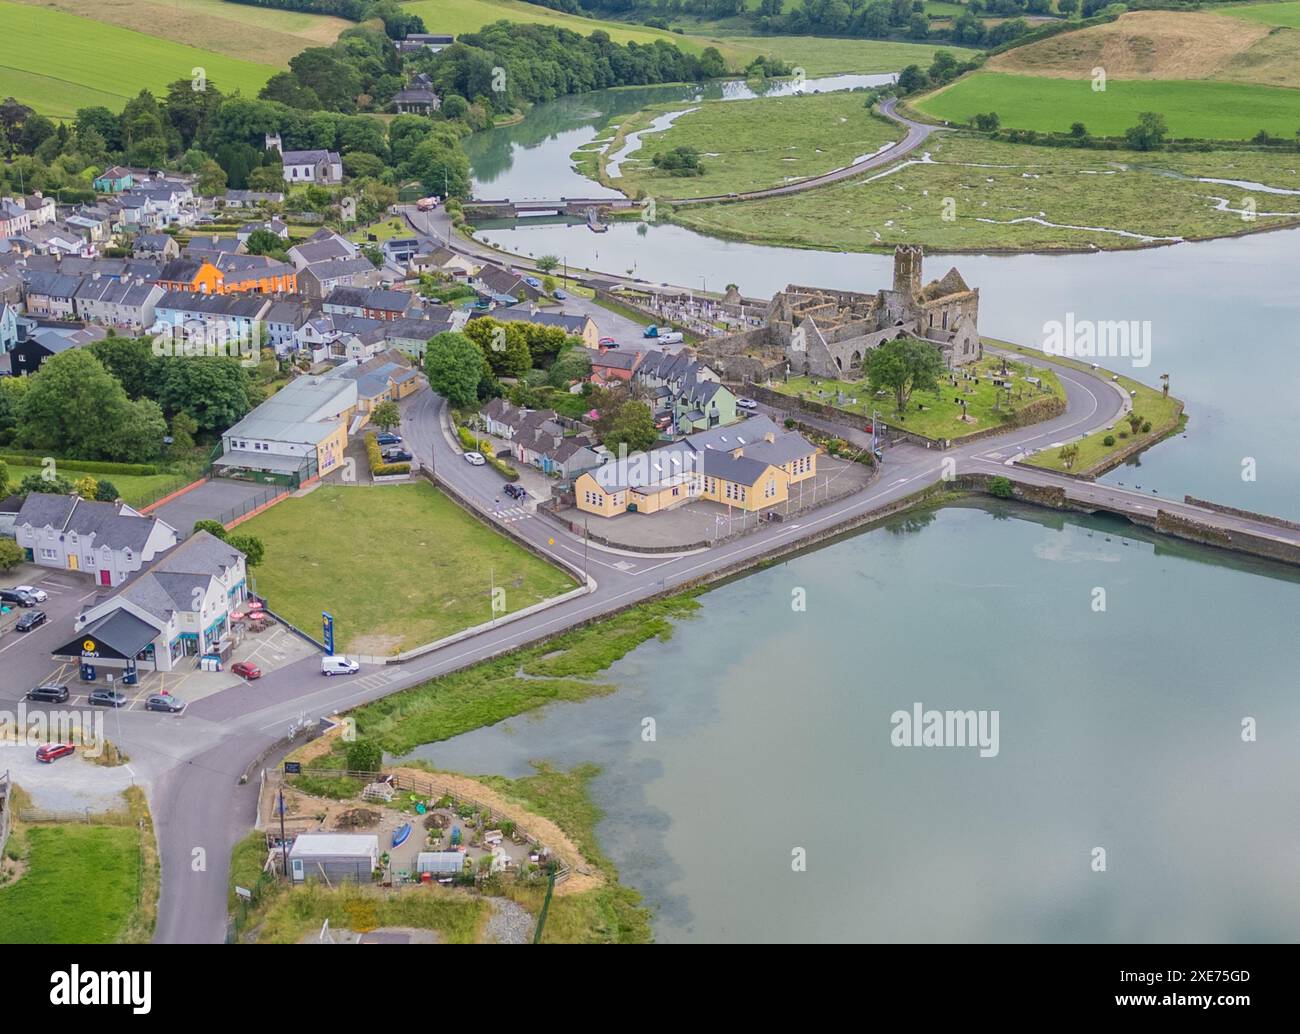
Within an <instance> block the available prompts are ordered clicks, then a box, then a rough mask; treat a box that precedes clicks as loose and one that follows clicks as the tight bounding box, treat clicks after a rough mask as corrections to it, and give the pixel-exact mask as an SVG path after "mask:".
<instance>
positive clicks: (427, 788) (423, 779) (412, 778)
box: [268, 768, 570, 883]
mask: <svg viewBox="0 0 1300 1034" xmlns="http://www.w3.org/2000/svg"><path fill="white" fill-rule="evenodd" d="M302 774H303V775H304V776H306V777H308V778H311V779H355V780H357V781H359V782H362V783H374V782H378V781H380V779H382V778H384V777H383V776H381V774H380V773H378V772H354V771H352V770H350V769H346V768H329V769H321V768H313V769H308V770H305V771H304V772H303V773H302ZM279 778H280V781H281V782H284V781H286V779H285V776H284V774H283V773H280V775H279ZM391 781H392V786H393V789H395V790H400V791H405V792H407V793H414V794H416V795H418V796H420V797H426V798H428V799H429V800H431V801H436V800H441V799H442V798H444V797H445V798H447V799H449V800H450V801H451V805H452V807H453V808H460V807H461V806H462V805H468V806H469V807H471V808H473V809H474V810H475V811H477V812H479V813H480V814H481V815H482V816H483V821H484V823H485V824H486V826H487V827H489V828H490V827H491V826H492V825H494V824H498V823H497V820H499V819H500V820H504V821H506V822H510V823H512V824H513V825H514V830H515V836H516V839H518V840H522V841H524V842H526V843H530V844H542V845H543V846H544V845H545V841H543V840H542V839H541V838H540V837H537V836H534V835H533V834H531V833H529V832H528V830H526V829H525V828H524V827H523V826H521V825H520V824H519V823H518V822H516V821H515V820H514V819H512V818H510V817H509V816H508V815H499V814H497V813H496V812H494V811H493V810H492V808H491V806H489V805H487V804H484V803H483V802H482V801H477V800H475V799H474V798H473V797H468V796H466V795H465V794H463V793H460V792H458V791H457V790H454V789H453V788H452V787H451V786H449V785H448V784H446V783H441V782H439V781H438V780H437V778H436V777H435V776H433V775H427V776H425V775H418V774H416V773H414V772H410V771H403V772H393V773H391ZM289 785H291V786H292V785H293V784H292V782H290V783H289ZM276 832H277V831H276V829H273V828H272V829H268V833H270V834H275V833H276ZM569 873H570V869H569V867H568V866H567V865H565V864H563V863H562V862H561V863H560V864H559V868H558V869H557V870H556V874H555V882H556V883H560V882H561V881H563V880H566V879H568V877H569Z"/></svg>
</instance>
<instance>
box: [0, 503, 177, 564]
mask: <svg viewBox="0 0 1300 1034" xmlns="http://www.w3.org/2000/svg"><path fill="white" fill-rule="evenodd" d="M14 538H15V540H16V541H17V543H18V545H19V546H20V547H21V548H22V549H24V550H26V551H27V559H28V560H30V561H31V562H32V563H34V564H39V565H40V566H41V567H53V568H57V569H58V570H60V571H81V572H84V573H85V574H88V575H90V576H91V577H92V578H94V580H95V584H96V585H104V586H117V585H121V584H122V583H123V582H124V581H126V580H127V579H128V578H129V577H130V576H131V575H133V574H135V573H136V572H137V571H139V570H140V569H141V568H143V567H144V566H145V565H146V564H148V563H150V562H151V561H152V560H153V559H154V557H156V556H158V554H160V553H162V552H163V551H164V550H166V549H170V548H171V547H172V546H174V545H176V529H175V528H173V527H172V526H171V525H170V524H167V523H166V522H165V521H161V520H159V519H158V518H157V517H147V516H145V515H144V514H142V513H140V512H139V511H138V510H134V509H132V508H131V507H129V506H127V505H126V504H125V503H122V502H116V503H97V502H92V501H90V500H86V499H82V498H80V497H79V496H76V495H50V494H47V493H44V492H31V493H29V494H28V496H27V499H26V501H25V502H24V503H23V506H22V509H21V510H19V511H18V516H17V518H15V520H14Z"/></svg>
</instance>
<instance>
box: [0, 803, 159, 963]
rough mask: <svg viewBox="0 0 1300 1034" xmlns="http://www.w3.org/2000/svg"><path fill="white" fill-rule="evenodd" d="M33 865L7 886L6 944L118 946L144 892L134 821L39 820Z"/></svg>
mask: <svg viewBox="0 0 1300 1034" xmlns="http://www.w3.org/2000/svg"><path fill="white" fill-rule="evenodd" d="M23 836H24V837H25V838H26V841H27V845H28V855H27V859H26V870H25V871H24V873H23V875H22V876H21V877H20V878H19V880H18V881H17V882H16V883H13V884H11V885H9V886H6V887H0V944H113V943H115V942H117V941H118V940H120V939H121V937H122V935H123V934H124V933H125V932H126V929H127V926H128V924H129V923H130V921H131V918H132V916H133V914H134V912H135V909H136V904H137V902H138V900H139V898H140V890H141V887H140V862H141V859H140V840H139V834H138V832H137V831H136V829H135V827H134V826H96V825H78V824H60V825H44V824H41V825H33V826H27V827H26V828H25V829H24V831H23Z"/></svg>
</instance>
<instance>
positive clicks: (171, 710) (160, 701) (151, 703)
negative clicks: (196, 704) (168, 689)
mask: <svg viewBox="0 0 1300 1034" xmlns="http://www.w3.org/2000/svg"><path fill="white" fill-rule="evenodd" d="M144 709H145V710H146V711H164V712H166V713H167V714H179V713H180V712H181V711H184V710H185V701H184V700H177V699H176V698H175V697H173V696H164V695H163V694H161V693H155V694H153V696H151V697H150V698H149V699H148V700H146V701H145V703H144Z"/></svg>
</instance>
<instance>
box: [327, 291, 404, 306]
mask: <svg viewBox="0 0 1300 1034" xmlns="http://www.w3.org/2000/svg"><path fill="white" fill-rule="evenodd" d="M413 299H414V295H412V294H411V292H410V291H386V290H384V289H383V288H379V287H336V288H334V290H332V291H331V292H330V293H329V295H328V296H327V297H326V299H325V304H326V305H338V306H347V307H348V308H356V309H379V310H382V311H384V312H405V311H406V310H407V309H408V308H409V307H410V305H411V302H412V300H413Z"/></svg>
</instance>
